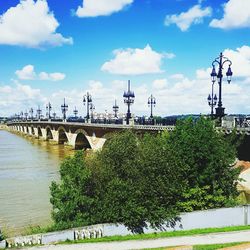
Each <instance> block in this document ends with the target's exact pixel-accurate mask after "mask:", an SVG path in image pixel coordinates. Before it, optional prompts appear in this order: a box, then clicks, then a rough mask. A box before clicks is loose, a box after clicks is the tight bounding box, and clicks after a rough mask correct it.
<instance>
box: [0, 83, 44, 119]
mask: <svg viewBox="0 0 250 250" xmlns="http://www.w3.org/2000/svg"><path fill="white" fill-rule="evenodd" d="M45 103H46V98H45V97H44V96H43V95H42V94H41V90H40V89H34V88H32V87H31V86H29V85H25V84H20V83H19V82H15V86H10V85H4V86H2V87H1V86H0V109H1V115H2V116H10V115H13V114H14V113H20V112H21V111H23V112H24V111H26V110H27V111H28V110H29V109H30V108H31V107H33V109H34V110H36V108H37V107H38V105H41V104H45Z"/></svg>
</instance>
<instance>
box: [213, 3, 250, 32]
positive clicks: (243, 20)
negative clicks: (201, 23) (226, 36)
mask: <svg viewBox="0 0 250 250" xmlns="http://www.w3.org/2000/svg"><path fill="white" fill-rule="evenodd" d="M210 26H211V27H214V28H221V29H235V28H245V27H250V1H249V0H229V1H228V2H227V3H225V4H224V15H223V18H222V19H213V20H212V21H211V23H210Z"/></svg>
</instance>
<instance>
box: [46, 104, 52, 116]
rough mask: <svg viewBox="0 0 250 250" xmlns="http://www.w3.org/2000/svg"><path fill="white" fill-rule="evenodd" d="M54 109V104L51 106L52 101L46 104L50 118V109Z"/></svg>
mask: <svg viewBox="0 0 250 250" xmlns="http://www.w3.org/2000/svg"><path fill="white" fill-rule="evenodd" d="M51 110H52V106H51V103H50V102H49V103H48V104H47V105H46V111H47V116H48V119H50V118H51V117H50V111H51Z"/></svg>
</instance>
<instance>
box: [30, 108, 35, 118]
mask: <svg viewBox="0 0 250 250" xmlns="http://www.w3.org/2000/svg"><path fill="white" fill-rule="evenodd" d="M33 113H34V110H33V108H31V109H30V119H31V120H33Z"/></svg>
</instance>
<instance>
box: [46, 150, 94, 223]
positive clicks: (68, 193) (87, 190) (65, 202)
mask: <svg viewBox="0 0 250 250" xmlns="http://www.w3.org/2000/svg"><path fill="white" fill-rule="evenodd" d="M60 175H61V182H60V183H56V182H52V184H51V187H50V190H51V199H50V202H51V204H52V206H53V212H52V218H53V220H54V222H55V224H56V226H57V227H58V228H68V227H74V226H79V225H81V226H82V225H89V224H93V223H95V221H94V220H93V218H94V216H93V213H94V212H95V211H94V210H95V204H96V197H95V193H94V191H95V188H94V186H95V184H94V183H93V178H92V172H91V171H90V169H89V168H87V167H86V164H85V161H84V158H83V153H82V152H76V154H75V156H74V157H69V158H67V159H66V160H64V162H63V163H62V164H61V168H60Z"/></svg>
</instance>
